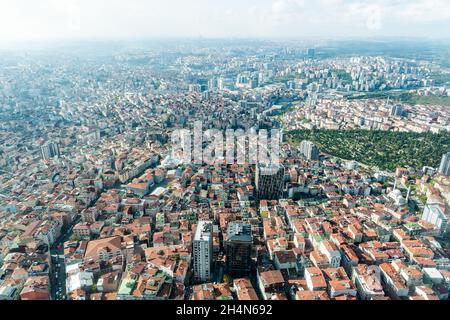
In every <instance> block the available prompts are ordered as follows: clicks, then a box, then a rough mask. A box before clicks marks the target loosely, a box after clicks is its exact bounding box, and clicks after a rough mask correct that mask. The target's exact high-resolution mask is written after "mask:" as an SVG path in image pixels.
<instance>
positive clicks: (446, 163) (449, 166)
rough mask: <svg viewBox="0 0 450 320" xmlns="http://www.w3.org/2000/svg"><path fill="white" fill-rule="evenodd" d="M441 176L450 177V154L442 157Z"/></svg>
mask: <svg viewBox="0 0 450 320" xmlns="http://www.w3.org/2000/svg"><path fill="white" fill-rule="evenodd" d="M439 174H441V175H443V176H447V177H448V176H450V152H447V153H446V154H444V155H443V156H442V160H441V165H440V166H439Z"/></svg>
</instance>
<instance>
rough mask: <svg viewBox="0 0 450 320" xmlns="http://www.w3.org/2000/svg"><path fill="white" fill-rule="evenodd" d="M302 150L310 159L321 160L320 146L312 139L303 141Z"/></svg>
mask: <svg viewBox="0 0 450 320" xmlns="http://www.w3.org/2000/svg"><path fill="white" fill-rule="evenodd" d="M300 152H301V154H302V155H303V156H304V157H305V158H306V159H308V160H314V161H316V160H319V148H317V146H316V145H315V144H314V143H312V142H311V141H302V143H301V144H300Z"/></svg>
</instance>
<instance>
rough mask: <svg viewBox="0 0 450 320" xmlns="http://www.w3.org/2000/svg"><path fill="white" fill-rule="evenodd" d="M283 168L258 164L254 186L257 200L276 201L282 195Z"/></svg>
mask: <svg viewBox="0 0 450 320" xmlns="http://www.w3.org/2000/svg"><path fill="white" fill-rule="evenodd" d="M283 182H284V167H283V166H282V165H276V164H270V165H267V166H266V165H264V164H258V165H257V166H256V176H255V185H256V193H257V197H258V199H265V200H277V199H279V198H280V197H281V195H282V193H283Z"/></svg>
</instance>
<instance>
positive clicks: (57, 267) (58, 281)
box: [50, 216, 81, 300]
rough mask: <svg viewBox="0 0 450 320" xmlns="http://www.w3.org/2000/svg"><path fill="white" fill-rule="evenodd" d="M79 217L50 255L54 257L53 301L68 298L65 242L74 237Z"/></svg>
mask: <svg viewBox="0 0 450 320" xmlns="http://www.w3.org/2000/svg"><path fill="white" fill-rule="evenodd" d="M80 219H81V218H80V216H77V217H76V218H75V219H74V221H73V222H72V224H71V225H70V227H69V228H68V229H67V231H66V232H65V233H64V234H62V235H61V236H60V237H59V238H58V240H57V241H56V242H55V243H54V244H53V246H52V248H51V250H50V253H51V256H52V272H51V278H52V284H53V285H52V288H51V297H52V300H65V299H66V298H67V297H66V264H65V259H64V242H66V241H68V240H69V239H70V237H71V236H72V231H73V227H74V226H75V225H76V224H77V223H78V222H79V221H80Z"/></svg>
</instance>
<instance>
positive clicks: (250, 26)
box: [0, 0, 450, 42]
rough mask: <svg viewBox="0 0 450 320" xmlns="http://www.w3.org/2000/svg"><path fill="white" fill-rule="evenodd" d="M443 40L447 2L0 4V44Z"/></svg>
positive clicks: (55, 0) (96, 0) (448, 24)
mask: <svg viewBox="0 0 450 320" xmlns="http://www.w3.org/2000/svg"><path fill="white" fill-rule="evenodd" d="M198 36H202V37H298V38H301V37H339V36H342V37H367V36H369V37H379V36H408V37H427V36H429V37H450V0H359V1H357V0H126V1H125V0H122V1H119V0H0V42H10V41H24V40H34V41H41V40H55V39H57V40H59V39H89V38H106V39H115V38H116V39H119V38H130V37H133V38H142V37H198Z"/></svg>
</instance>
